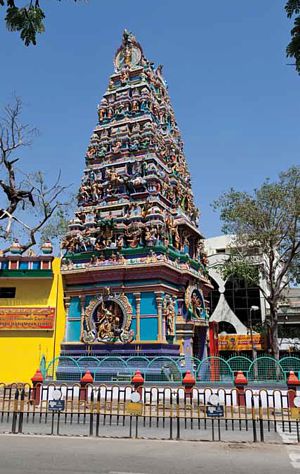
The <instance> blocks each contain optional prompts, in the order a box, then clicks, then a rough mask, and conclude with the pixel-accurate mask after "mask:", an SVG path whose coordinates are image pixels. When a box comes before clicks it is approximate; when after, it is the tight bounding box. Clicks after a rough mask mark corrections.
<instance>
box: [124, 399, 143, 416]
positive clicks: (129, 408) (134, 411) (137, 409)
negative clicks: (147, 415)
mask: <svg viewBox="0 0 300 474" xmlns="http://www.w3.org/2000/svg"><path fill="white" fill-rule="evenodd" d="M125 409H126V412H127V413H128V415H136V416H139V415H142V414H143V404H142V403H141V402H127V403H126V405H125Z"/></svg>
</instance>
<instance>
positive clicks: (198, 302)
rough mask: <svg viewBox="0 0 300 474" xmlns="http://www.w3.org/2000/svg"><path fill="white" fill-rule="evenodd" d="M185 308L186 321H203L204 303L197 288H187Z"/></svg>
mask: <svg viewBox="0 0 300 474" xmlns="http://www.w3.org/2000/svg"><path fill="white" fill-rule="evenodd" d="M185 306H186V308H187V318H188V320H193V321H197V320H203V319H204V320H205V318H206V311H205V302H204V298H203V294H202V292H201V290H199V289H198V288H197V287H194V286H189V287H188V288H187V290H186V292H185Z"/></svg>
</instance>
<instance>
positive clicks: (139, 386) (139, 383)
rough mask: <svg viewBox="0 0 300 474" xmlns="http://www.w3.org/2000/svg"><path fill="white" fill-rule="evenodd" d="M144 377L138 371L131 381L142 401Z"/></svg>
mask: <svg viewBox="0 0 300 474" xmlns="http://www.w3.org/2000/svg"><path fill="white" fill-rule="evenodd" d="M144 382H145V380H144V377H143V376H142V374H141V372H140V371H139V370H137V371H136V372H135V374H134V376H133V377H132V379H131V384H132V385H133V387H134V391H135V392H138V394H139V395H140V397H141V399H142V393H143V385H144Z"/></svg>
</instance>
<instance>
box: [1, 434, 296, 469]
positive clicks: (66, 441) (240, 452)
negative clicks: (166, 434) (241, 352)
mask: <svg viewBox="0 0 300 474" xmlns="http://www.w3.org/2000/svg"><path fill="white" fill-rule="evenodd" d="M297 470H299V473H300V447H299V446H285V445H282V444H281V445H280V444H265V445H264V444H256V445H254V444H246V443H231V444H230V443H211V442H190V441H188V442H187V441H151V440H125V439H124V440H117V439H95V438H74V437H68V438H67V437H43V436H23V435H1V436H0V473H1V474H29V473H30V474H40V473H43V474H68V473H74V474H79V473H80V474H81V473H82V474H102V473H103V474H132V473H134V474H177V473H178V474H182V473H188V474H199V473H200V474H201V473H205V474H209V473H212V474H213V473H224V474H226V473H232V474H243V473H251V474H253V473H255V474H266V473H272V474H276V473H278V474H279V473H284V474H290V473H294V474H295V472H296V473H297Z"/></svg>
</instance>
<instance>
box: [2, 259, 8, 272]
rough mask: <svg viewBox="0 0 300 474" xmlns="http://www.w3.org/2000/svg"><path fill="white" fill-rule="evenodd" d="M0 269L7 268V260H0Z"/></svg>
mask: <svg viewBox="0 0 300 474" xmlns="http://www.w3.org/2000/svg"><path fill="white" fill-rule="evenodd" d="M1 269H2V270H8V261H6V262H1Z"/></svg>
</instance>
